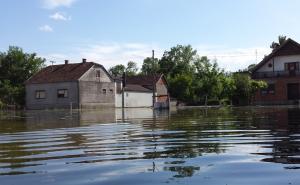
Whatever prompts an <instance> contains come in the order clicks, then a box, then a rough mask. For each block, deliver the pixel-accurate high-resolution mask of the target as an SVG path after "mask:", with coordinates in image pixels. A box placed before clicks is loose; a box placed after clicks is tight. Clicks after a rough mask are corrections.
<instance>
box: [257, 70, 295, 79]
mask: <svg viewBox="0 0 300 185" xmlns="http://www.w3.org/2000/svg"><path fill="white" fill-rule="evenodd" d="M292 76H300V71H274V72H273V71H270V72H255V73H253V74H252V78H253V79H261V78H278V77H292Z"/></svg>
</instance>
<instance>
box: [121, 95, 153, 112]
mask: <svg viewBox="0 0 300 185" xmlns="http://www.w3.org/2000/svg"><path fill="white" fill-rule="evenodd" d="M124 99H125V107H128V108H129V107H152V93H151V92H150V93H146V92H131V91H127V92H125V94H124ZM116 107H122V94H117V95H116Z"/></svg>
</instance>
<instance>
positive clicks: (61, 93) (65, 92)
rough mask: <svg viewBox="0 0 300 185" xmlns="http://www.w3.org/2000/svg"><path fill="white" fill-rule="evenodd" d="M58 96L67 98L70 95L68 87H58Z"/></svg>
mask: <svg viewBox="0 0 300 185" xmlns="http://www.w3.org/2000/svg"><path fill="white" fill-rule="evenodd" d="M57 97H58V98H67V97H68V89H58V90H57Z"/></svg>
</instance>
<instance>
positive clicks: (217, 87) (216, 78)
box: [194, 57, 224, 104]
mask: <svg viewBox="0 0 300 185" xmlns="http://www.w3.org/2000/svg"><path fill="white" fill-rule="evenodd" d="M194 66H195V68H196V73H195V82H196V83H195V85H194V86H195V88H196V93H197V95H198V96H199V98H205V104H206V103H207V99H208V98H214V99H220V98H221V93H222V90H223V84H222V82H223V81H224V80H223V78H224V74H223V73H224V72H223V70H220V68H219V67H218V64H217V62H216V61H213V62H210V60H209V59H208V58H207V57H198V58H197V59H196V61H195V63H194Z"/></svg>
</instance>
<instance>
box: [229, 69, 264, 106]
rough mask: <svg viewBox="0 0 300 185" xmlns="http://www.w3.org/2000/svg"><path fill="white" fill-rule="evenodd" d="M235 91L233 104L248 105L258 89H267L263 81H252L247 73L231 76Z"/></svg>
mask: <svg viewBox="0 0 300 185" xmlns="http://www.w3.org/2000/svg"><path fill="white" fill-rule="evenodd" d="M233 79H234V84H235V87H236V89H235V91H234V94H233V101H234V103H235V104H239V105H248V104H250V103H251V100H252V98H253V97H254V95H255V93H256V92H257V91H258V90H259V89H263V88H266V87H267V83H266V82H264V81H258V80H252V79H251V77H250V75H249V74H248V73H235V74H233Z"/></svg>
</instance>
